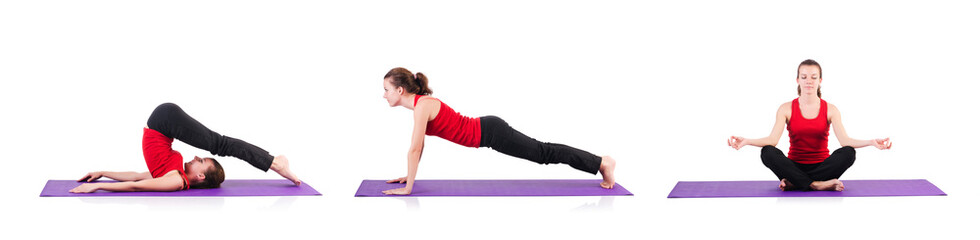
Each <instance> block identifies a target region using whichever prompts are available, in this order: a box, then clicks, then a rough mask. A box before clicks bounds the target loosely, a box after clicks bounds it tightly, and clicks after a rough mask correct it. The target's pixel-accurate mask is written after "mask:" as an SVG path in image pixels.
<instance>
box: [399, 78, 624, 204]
mask: <svg viewBox="0 0 980 240" xmlns="http://www.w3.org/2000/svg"><path fill="white" fill-rule="evenodd" d="M428 83H429V80H428V79H427V78H426V77H425V75H423V74H422V73H416V74H412V72H411V71H409V70H408V69H405V68H394V69H391V71H388V73H387V74H385V77H384V88H385V94H384V97H385V99H386V100H388V105H390V106H391V107H395V106H402V107H405V108H408V109H411V110H412V111H413V112H414V113H415V114H414V117H413V118H414V120H415V124H414V128H413V130H412V145H411V148H409V151H408V176H406V177H402V178H398V179H394V180H390V181H388V183H394V182H398V183H406V182H407V185H406V186H405V187H404V188H397V189H391V190H386V191H384V193H385V194H394V195H406V194H410V193H412V186H414V184H415V173H416V172H417V171H418V166H419V161H420V160H421V158H422V149H423V148H424V147H425V135H435V136H439V137H441V138H444V139H446V140H449V141H452V142H454V143H457V144H459V145H463V146H466V147H474V148H477V147H489V148H492V149H493V150H497V151H498V152H501V153H504V154H507V155H510V156H513V157H518V158H523V159H527V160H531V161H533V162H537V163H540V164H549V163H564V164H568V165H571V166H572V167H573V168H575V169H578V170H581V171H585V172H587V173H591V174H596V173H601V174H602V179H603V181H602V183H600V184H599V185H600V186H601V187H603V188H613V186H615V180H614V179H613V170H614V169H615V167H616V161H615V160H613V159H612V158H611V157H609V156H604V157H599V156H596V155H594V154H591V153H588V152H585V151H582V150H579V149H576V148H573V147H569V146H565V145H562V144H556V143H545V142H540V141H538V140H535V139H533V138H530V137H528V136H526V135H524V134H522V133H521V132H518V131H517V130H514V129H513V128H511V127H510V126H509V125H508V124H507V122H504V120H503V119H500V118H499V117H496V116H484V117H480V118H472V117H466V116H463V115H460V114H459V113H458V112H456V111H455V110H453V109H452V108H450V107H449V106H448V105H446V103H444V102H442V101H440V100H439V99H436V98H434V97H432V96H429V94H432V90H430V89H429V86H428Z"/></svg>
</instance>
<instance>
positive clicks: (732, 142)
mask: <svg viewBox="0 0 980 240" xmlns="http://www.w3.org/2000/svg"><path fill="white" fill-rule="evenodd" d="M748 143H749V141H748V140H746V139H745V138H744V137H738V136H732V137H731V138H728V146H729V147H732V148H734V149H735V150H739V149H742V147H744V146H745V145H746V144H748Z"/></svg>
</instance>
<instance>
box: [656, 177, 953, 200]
mask: <svg viewBox="0 0 980 240" xmlns="http://www.w3.org/2000/svg"><path fill="white" fill-rule="evenodd" d="M841 182H844V191H841V192H837V191H782V190H779V187H778V186H779V181H720V182H685V181H680V182H677V185H676V186H674V190H672V191H670V195H667V197H668V198H717V197H881V196H946V193H944V192H943V191H942V190H939V188H938V187H936V185H932V183H930V182H929V181H926V180H925V179H910V180H841Z"/></svg>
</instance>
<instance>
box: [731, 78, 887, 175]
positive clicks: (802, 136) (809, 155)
mask: <svg viewBox="0 0 980 240" xmlns="http://www.w3.org/2000/svg"><path fill="white" fill-rule="evenodd" d="M796 82H797V83H798V84H799V86H798V87H797V93H798V95H799V96H800V97H799V98H797V99H794V100H793V101H790V102H787V103H783V105H781V106H779V110H778V111H777V112H776V124H775V125H774V126H773V127H772V132H770V133H769V136H768V137H764V138H758V139H746V138H744V137H737V136H732V137H731V138H729V139H728V146H731V147H732V148H735V149H736V150H738V149H741V148H742V147H744V146H745V145H752V146H757V147H762V163H763V164H765V165H766V167H768V168H769V169H770V170H772V172H773V173H775V174H776V177H777V178H779V179H780V182H779V189H782V190H784V191H788V190H820V191H830V190H833V191H843V190H844V183H842V182H841V181H840V180H838V179H837V178H840V176H841V175H843V174H844V171H846V170H847V168H849V167H851V164H854V158H855V152H854V149H855V148H862V147H867V146H875V147H877V148H878V149H883V150H884V149H890V148H891V147H892V143H891V141H890V140H889V139H888V138H885V139H872V140H858V139H853V138H851V137H850V136H848V135H847V131H845V130H844V123H842V122H841V114H840V111H838V110H837V107H836V106H834V105H833V104H829V103H827V102H826V101H824V100H823V99H821V98H820V97H821V93H820V83H821V82H823V69H821V68H820V64H818V63H817V62H816V61H814V60H811V59H807V60H806V61H803V62H802V63H800V66H799V68H797V76H796ZM831 126H833V128H834V134H835V135H837V141H838V142H840V145H841V146H843V147H841V148H840V149H837V150H835V151H834V152H833V153H832V154H831V153H830V151H829V150H827V141H828V140H827V137H828V136H829V135H830V127H831ZM784 127H785V128H786V130H788V131H789V156H788V157H787V155H785V154H783V152H782V151H780V150H779V149H777V148H776V147H774V146H775V145H776V143H778V142H779V138H780V137H781V136H782V135H783V128H784Z"/></svg>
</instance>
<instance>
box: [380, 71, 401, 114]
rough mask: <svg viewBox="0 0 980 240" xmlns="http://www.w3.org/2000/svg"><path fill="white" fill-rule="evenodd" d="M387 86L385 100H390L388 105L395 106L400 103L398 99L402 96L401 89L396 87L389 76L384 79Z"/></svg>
mask: <svg viewBox="0 0 980 240" xmlns="http://www.w3.org/2000/svg"><path fill="white" fill-rule="evenodd" d="M383 82H384V87H385V100H388V106H391V107H394V106H397V105H398V101H399V100H401V98H402V93H401V91H400V90H401V89H403V88H396V87H395V85H393V84H391V81H390V80H388V79H387V78H385V79H384V81H383Z"/></svg>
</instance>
